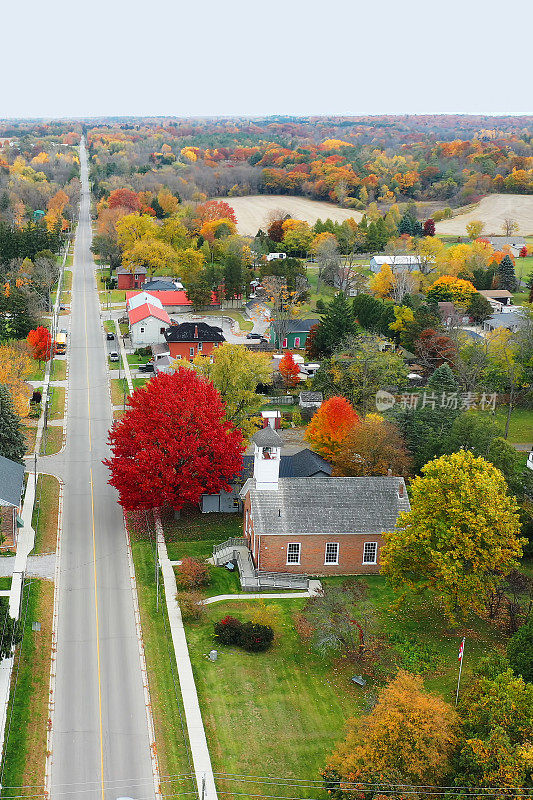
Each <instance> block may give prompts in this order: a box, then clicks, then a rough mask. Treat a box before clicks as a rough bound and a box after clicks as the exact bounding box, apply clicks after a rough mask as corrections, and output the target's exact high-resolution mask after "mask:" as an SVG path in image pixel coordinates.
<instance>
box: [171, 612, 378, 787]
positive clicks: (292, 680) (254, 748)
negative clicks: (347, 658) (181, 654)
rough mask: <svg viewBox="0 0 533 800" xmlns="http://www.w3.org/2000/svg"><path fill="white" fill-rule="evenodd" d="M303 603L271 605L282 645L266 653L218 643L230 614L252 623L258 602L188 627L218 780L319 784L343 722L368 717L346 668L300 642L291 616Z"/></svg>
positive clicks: (220, 783)
mask: <svg viewBox="0 0 533 800" xmlns="http://www.w3.org/2000/svg"><path fill="white" fill-rule="evenodd" d="M303 602H304V601H300V600H275V601H272V600H268V601H266V603H267V608H268V609H269V611H270V612H271V613H272V614H274V615H275V618H276V623H275V625H274V627H275V629H276V634H277V637H278V639H277V641H275V643H274V645H273V647H272V648H271V649H270V650H269V651H267V652H266V653H254V654H251V653H246V652H244V651H243V650H240V649H237V648H233V647H224V646H220V645H218V644H217V642H216V641H215V638H214V635H213V622H215V621H217V620H219V619H221V618H222V617H224V616H225V615H226V614H231V615H233V616H236V617H238V618H239V619H242V620H247V619H250V618H251V615H252V614H253V613H254V611H256V610H257V608H258V605H257V604H258V601H253V600H250V601H237V602H235V601H234V602H225V603H223V604H222V603H221V604H214V605H212V606H208V607H207V612H206V618H205V620H204V621H202V622H201V623H193V624H188V625H187V641H188V644H189V649H190V654H191V660H192V664H193V669H194V675H195V680H196V686H197V690H198V696H199V699H200V705H201V708H202V716H203V719H204V724H205V726H206V732H207V738H208V744H209V751H210V753H211V758H212V761H213V768H214V771H215V772H220V773H226V774H228V773H229V774H237V775H263V776H265V775H279V776H283V777H289V778H291V777H292V778H303V779H307V780H317V779H319V778H320V770H321V769H322V768H323V767H324V764H325V761H326V759H327V757H328V755H329V754H330V753H331V751H332V749H333V747H334V745H335V743H336V742H337V741H338V740H339V738H341V737H342V735H343V728H344V723H345V721H346V720H347V719H348V718H349V717H350V716H352V715H353V714H358V713H360V712H361V711H362V700H363V697H364V692H362V691H361V690H360V689H357V688H356V687H355V686H353V684H351V683H350V681H349V671H347V668H346V666H339V667H336V666H335V664H334V662H333V661H332V660H331V659H329V658H326V657H322V656H320V655H318V654H317V653H316V652H315V651H311V650H309V649H308V647H307V646H305V645H302V643H301V642H300V640H299V637H298V634H297V633H296V630H295V628H294V622H293V615H294V613H295V612H297V611H298V610H300V609H301V607H302V605H303ZM213 647H216V648H217V649H218V650H219V653H220V656H219V659H218V660H217V661H216V662H210V661H208V660H206V658H205V655H204V654H205V653H208V652H209V651H210V650H211V649H212V648H213ZM352 672H353V671H352ZM218 786H219V789H220V790H222V791H226V792H229V793H231V792H232V791H235V792H237V793H238V792H246V794H247V796H250V795H251V794H253V793H258V794H267V795H268V794H270V793H271V792H269V791H262V788H261V784H260V782H258V783H255V782H253V783H252V782H251V783H246V784H245V785H243V784H242V783H233V782H230V781H229V780H222V779H219V780H218ZM263 788H265V789H266V787H263ZM270 788H271V787H270ZM294 791H295V790H294V789H290V790H289V792H294ZM297 791H298V794H297V795H293V794H289V795H288V796H289V797H309V796H312V797H323V796H325V795H324V793H323V791H321V790H320V789H319V788H317V789H311V790H304V789H301V788H298V790H297ZM315 792H317V793H315ZM283 793H284V794H285V792H283Z"/></svg>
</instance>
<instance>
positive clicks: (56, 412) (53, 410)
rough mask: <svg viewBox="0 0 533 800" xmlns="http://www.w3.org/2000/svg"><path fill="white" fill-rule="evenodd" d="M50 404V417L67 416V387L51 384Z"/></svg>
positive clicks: (59, 417) (60, 417) (61, 417)
mask: <svg viewBox="0 0 533 800" xmlns="http://www.w3.org/2000/svg"><path fill="white" fill-rule="evenodd" d="M50 394H51V395H52V396H51V398H50V405H49V407H48V414H49V417H48V418H49V419H63V417H64V416H65V387H64V386H51V387H50Z"/></svg>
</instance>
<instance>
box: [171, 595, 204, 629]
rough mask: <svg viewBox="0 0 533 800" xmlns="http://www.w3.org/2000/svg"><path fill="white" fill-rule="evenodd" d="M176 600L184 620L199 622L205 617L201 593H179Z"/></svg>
mask: <svg viewBox="0 0 533 800" xmlns="http://www.w3.org/2000/svg"><path fill="white" fill-rule="evenodd" d="M176 600H177V601H178V603H179V607H180V610H181V616H182V617H183V619H186V620H193V621H194V622H199V621H200V620H201V619H202V618H203V617H204V616H205V606H204V604H203V603H202V600H203V597H202V593H201V592H199V591H194V590H193V591H192V592H178V594H177V595H176Z"/></svg>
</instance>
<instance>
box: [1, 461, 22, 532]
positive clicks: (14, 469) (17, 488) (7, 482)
mask: <svg viewBox="0 0 533 800" xmlns="http://www.w3.org/2000/svg"><path fill="white" fill-rule="evenodd" d="M23 487H24V467H23V466H22V464H17V462H16V461H11V459H9V458H4V456H0V532H1V535H2V542H1V543H0V544H1V545H2V546H3V547H16V545H17V531H18V528H19V527H21V526H22V520H21V518H20V516H19V514H20V510H21V504H22V490H23Z"/></svg>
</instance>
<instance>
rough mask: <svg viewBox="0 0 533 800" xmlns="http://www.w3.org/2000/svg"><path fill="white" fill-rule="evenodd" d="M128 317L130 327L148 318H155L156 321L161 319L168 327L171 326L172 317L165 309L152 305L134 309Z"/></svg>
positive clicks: (148, 304) (145, 304) (146, 304)
mask: <svg viewBox="0 0 533 800" xmlns="http://www.w3.org/2000/svg"><path fill="white" fill-rule="evenodd" d="M128 317H129V320H130V325H134V324H135V323H136V322H140V321H141V320H143V319H147V318H148V317H155V318H156V319H160V320H161V322H166V323H167V325H170V317H169V316H168V314H167V312H166V311H165V309H164V308H158V307H157V306H153V305H152V304H151V303H144V305H142V306H138V308H134V309H132V311H128Z"/></svg>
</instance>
